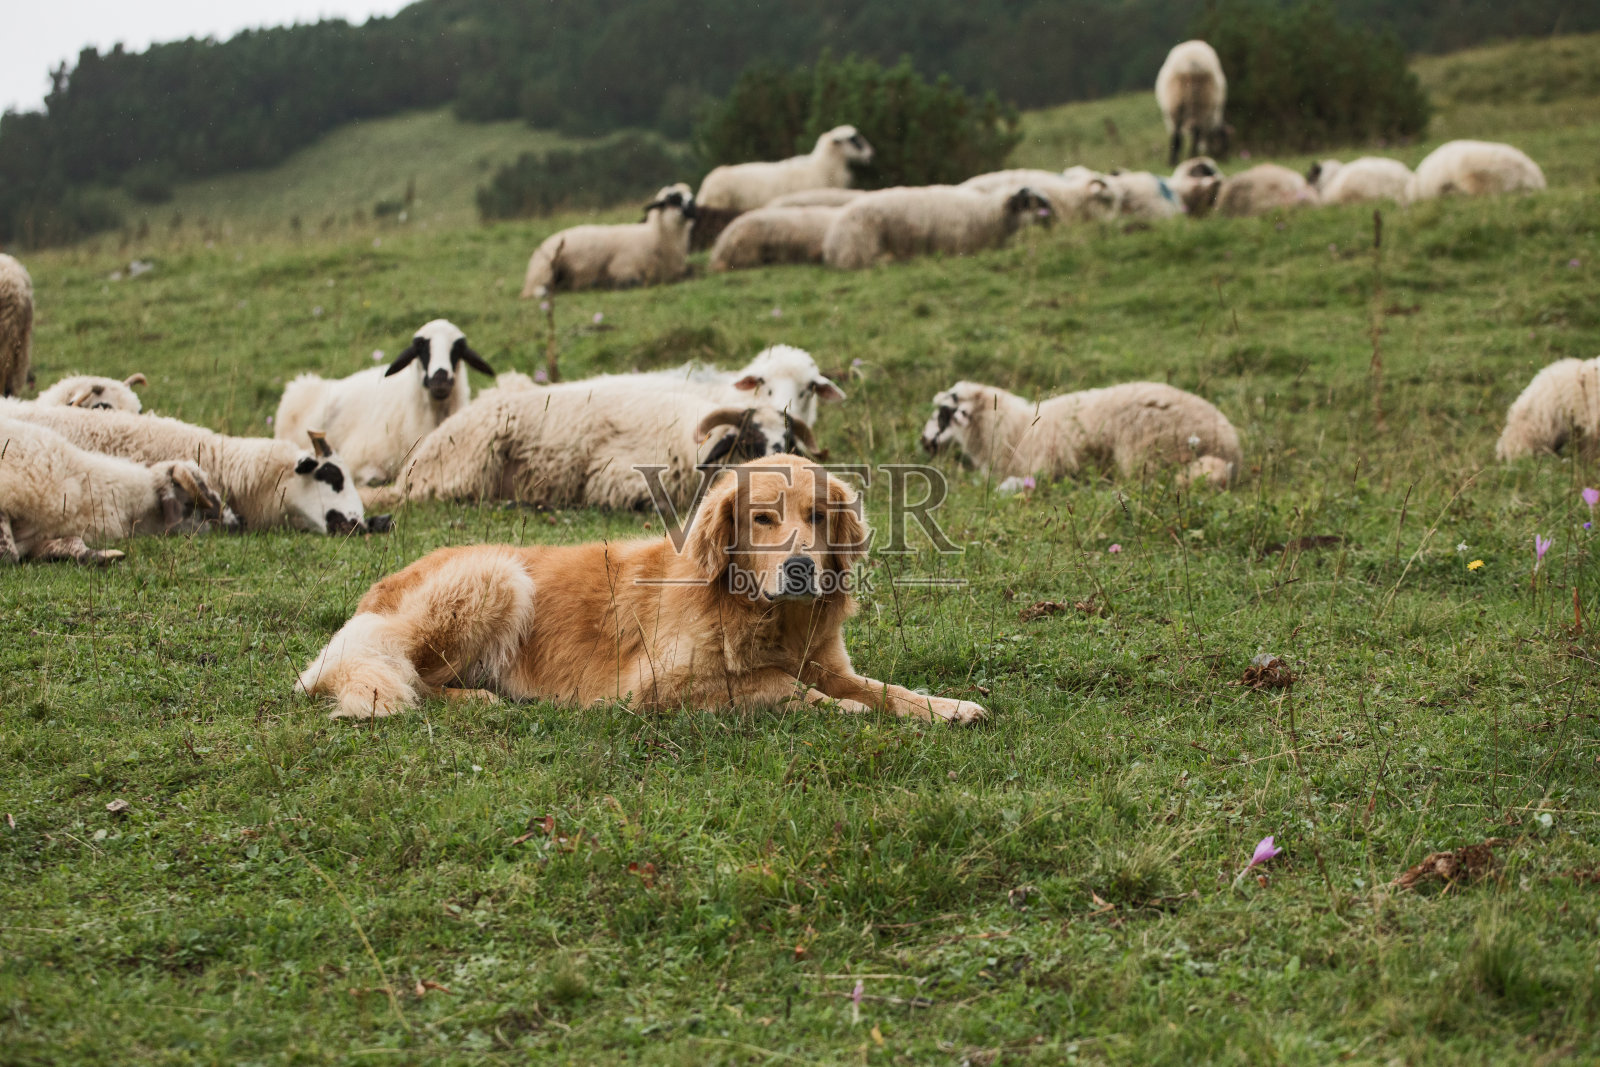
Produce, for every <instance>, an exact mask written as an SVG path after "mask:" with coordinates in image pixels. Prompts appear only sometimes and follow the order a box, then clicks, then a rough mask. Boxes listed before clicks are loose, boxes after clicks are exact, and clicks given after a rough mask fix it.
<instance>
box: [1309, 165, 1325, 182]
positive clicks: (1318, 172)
mask: <svg viewBox="0 0 1600 1067" xmlns="http://www.w3.org/2000/svg"><path fill="white" fill-rule="evenodd" d="M1320 177H1322V164H1321V163H1313V164H1311V169H1310V170H1308V171H1306V184H1307V185H1315V184H1317V179H1318V178H1320Z"/></svg>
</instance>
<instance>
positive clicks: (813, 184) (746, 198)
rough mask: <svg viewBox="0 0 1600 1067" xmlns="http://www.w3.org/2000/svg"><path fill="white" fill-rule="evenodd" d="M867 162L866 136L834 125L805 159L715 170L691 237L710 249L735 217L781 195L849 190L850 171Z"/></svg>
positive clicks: (869, 150)
mask: <svg viewBox="0 0 1600 1067" xmlns="http://www.w3.org/2000/svg"><path fill="white" fill-rule="evenodd" d="M871 162H872V146H871V145H870V144H868V143H867V140H866V138H865V137H862V136H861V134H860V133H859V132H858V131H857V130H856V128H855V127H854V126H836V127H834V128H833V129H831V130H829V131H828V132H827V133H825V134H823V135H822V136H821V137H818V138H817V143H816V147H814V148H812V150H811V153H810V154H809V155H804V156H794V157H792V158H790V159H783V160H779V161H778V162H776V163H735V164H732V165H730V166H722V167H717V168H715V169H714V170H712V172H711V173H710V174H707V175H706V176H705V180H704V181H702V182H701V183H700V192H699V193H698V194H696V197H695V199H696V201H697V202H698V205H699V207H700V208H701V209H702V210H703V211H704V213H705V221H704V225H703V227H702V228H701V230H700V232H699V233H697V234H696V235H695V241H696V244H697V246H698V247H701V248H709V247H710V246H711V242H712V241H714V240H715V239H716V238H717V237H718V236H719V235H720V234H721V233H722V230H723V228H724V227H725V226H727V225H728V223H730V222H732V221H733V219H734V218H735V217H736V216H737V215H739V214H741V213H743V212H746V211H754V210H755V209H756V208H758V207H766V206H767V205H768V204H770V203H771V202H772V201H774V200H776V199H777V198H778V197H780V196H785V195H787V194H790V193H799V192H806V191H809V190H814V189H844V188H847V187H848V186H849V185H850V168H851V167H852V166H853V165H861V166H865V165H866V164H868V163H871ZM790 206H795V205H790ZM806 206H816V205H815V204H810V205H806ZM834 206H837V205H834Z"/></svg>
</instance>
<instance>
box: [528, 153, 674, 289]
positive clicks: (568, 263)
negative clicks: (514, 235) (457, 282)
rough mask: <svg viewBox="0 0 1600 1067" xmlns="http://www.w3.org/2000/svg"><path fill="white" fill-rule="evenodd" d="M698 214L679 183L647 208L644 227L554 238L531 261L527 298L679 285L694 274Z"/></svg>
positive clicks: (589, 229)
mask: <svg viewBox="0 0 1600 1067" xmlns="http://www.w3.org/2000/svg"><path fill="white" fill-rule="evenodd" d="M696 214H697V208H696V206H695V202H694V194H693V193H691V192H690V191H689V187H688V186H687V185H684V184H683V183H682V182H679V183H678V184H676V185H669V186H666V187H665V188H663V189H662V190H661V191H660V192H659V193H657V194H656V198H655V199H654V200H652V201H650V203H648V204H646V205H645V206H644V221H643V222H636V223H631V224H625V225H621V226H573V227H571V228H570V229H566V230H562V231H561V232H559V233H554V234H551V235H550V236H549V237H547V238H545V240H544V243H543V244H541V245H540V246H539V247H538V249H537V250H536V251H535V252H534V253H533V258H532V259H530V260H528V275H527V278H526V279H525V280H524V281H523V285H522V296H523V298H524V299H527V298H529V297H542V296H545V295H546V294H548V293H550V292H552V291H553V290H558V289H599V288H625V287H631V286H636V285H661V284H664V283H666V282H672V281H677V280H678V279H679V278H682V277H683V276H684V275H685V274H687V273H688V272H689V231H690V230H691V229H692V228H693V227H694V220H695V218H696Z"/></svg>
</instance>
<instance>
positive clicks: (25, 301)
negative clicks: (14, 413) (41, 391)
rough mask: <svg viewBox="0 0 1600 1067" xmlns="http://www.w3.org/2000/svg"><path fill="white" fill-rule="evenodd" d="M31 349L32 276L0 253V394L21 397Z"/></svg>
mask: <svg viewBox="0 0 1600 1067" xmlns="http://www.w3.org/2000/svg"><path fill="white" fill-rule="evenodd" d="M32 349H33V279H32V278H30V277H28V269H27V268H26V267H24V266H23V265H22V264H21V263H18V262H17V261H16V260H15V259H13V258H11V257H10V256H8V255H6V254H5V253H4V252H0V397H4V396H21V395H22V391H23V390H24V389H26V388H27V387H28V385H29V379H30V378H31V377H32V375H31V374H30V369H31V366H30V363H29V360H30V354H31V352H32Z"/></svg>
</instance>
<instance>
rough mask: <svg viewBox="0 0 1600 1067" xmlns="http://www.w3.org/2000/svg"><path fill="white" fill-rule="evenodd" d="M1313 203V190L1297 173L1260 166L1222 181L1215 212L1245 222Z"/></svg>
mask: <svg viewBox="0 0 1600 1067" xmlns="http://www.w3.org/2000/svg"><path fill="white" fill-rule="evenodd" d="M1316 202H1317V191H1316V189H1314V188H1312V187H1311V186H1310V185H1309V184H1307V182H1306V180H1305V178H1304V177H1303V176H1301V175H1300V174H1299V173H1297V172H1295V171H1292V170H1290V169H1289V168H1288V167H1280V166H1278V165H1277V164H1276V163H1262V164H1260V165H1259V166H1255V167H1251V168H1250V169H1249V170H1246V171H1241V172H1240V173H1238V174H1235V175H1233V176H1232V177H1229V178H1227V179H1225V180H1224V181H1223V183H1222V191H1221V192H1220V193H1218V194H1217V203H1216V210H1217V214H1219V215H1222V216H1224V217H1225V218H1245V217H1247V216H1250V215H1264V214H1266V213H1267V212H1269V211H1281V210H1285V209H1288V208H1295V207H1305V206H1307V205H1310V204H1315V203H1316Z"/></svg>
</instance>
